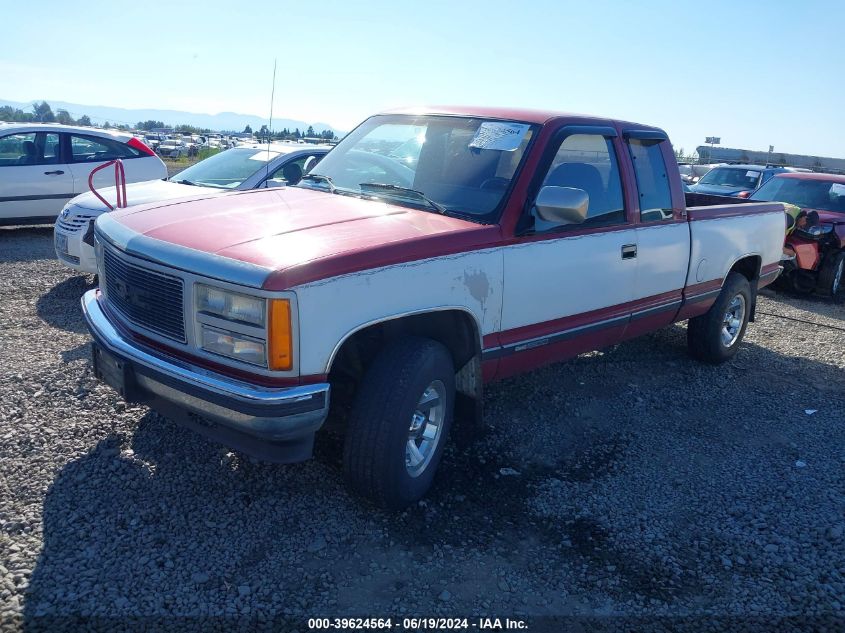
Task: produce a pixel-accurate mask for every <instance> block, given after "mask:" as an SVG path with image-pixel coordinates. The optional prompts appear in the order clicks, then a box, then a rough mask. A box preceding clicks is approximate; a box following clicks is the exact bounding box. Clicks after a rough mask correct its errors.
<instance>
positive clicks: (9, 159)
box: [0, 132, 75, 220]
mask: <svg viewBox="0 0 845 633" xmlns="http://www.w3.org/2000/svg"><path fill="white" fill-rule="evenodd" d="M59 139H60V135H59V134H57V133H55V132H18V133H16V134H7V135H5V136H0V220H12V219H26V220H32V219H34V218H44V219H45V220H50V219H54V218H55V217H56V216H57V215H58V214H59V211H61V210H62V207H63V206H64V205H65V203H66V202H67V201H68V200H69V199H70V198H72V197H73V196H74V195H75V194H74V192H73V176H72V175H71V173H70V169H69V167H68V166H67V165H66V164H64V159H63V154H62V151H61V147H60V142H59Z"/></svg>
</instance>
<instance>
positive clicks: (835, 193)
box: [751, 178, 845, 213]
mask: <svg viewBox="0 0 845 633" xmlns="http://www.w3.org/2000/svg"><path fill="white" fill-rule="evenodd" d="M751 199H752V200H760V201H764V202H786V203H788V204H794V205H796V206H799V207H805V208H808V209H818V210H819V211H833V212H835V213H845V183H840V182H831V181H829V180H804V179H800V178H772V179H771V180H770V181H769V182H767V183H766V184H765V185H763V186H762V187H760V188H759V189H758V190H757V191H755V192H754V193H753V194H752V195H751Z"/></svg>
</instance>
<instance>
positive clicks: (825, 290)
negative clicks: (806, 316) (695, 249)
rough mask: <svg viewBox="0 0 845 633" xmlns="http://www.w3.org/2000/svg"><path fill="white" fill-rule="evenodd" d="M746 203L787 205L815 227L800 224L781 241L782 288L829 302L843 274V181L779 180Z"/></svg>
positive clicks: (814, 177)
mask: <svg viewBox="0 0 845 633" xmlns="http://www.w3.org/2000/svg"><path fill="white" fill-rule="evenodd" d="M750 199H751V200H760V201H777V202H785V203H788V204H793V205H796V206H797V207H799V208H800V209H801V210H802V211H804V212H806V213H812V212H814V211H815V212H816V214H817V215H818V222H807V221H806V220H805V223H802V224H803V226H801V227H796V228H795V229H794V230H792V231H790V234H789V235H788V236H787V238H786V248H785V249H784V250H785V257H784V261H783V265H784V271H783V283H784V284H785V285H788V286H789V287H790V288H791V289H792V290H794V291H796V292H800V293H808V292H813V291H816V292H819V293H820V294H823V295H827V296H832V297H835V296H836V295H837V293H838V292H839V290H840V289H841V287H842V280H843V271H845V176H837V175H834V174H814V173H806V172H801V173H791V174H779V175H777V176H775V177H774V178H772V179H771V180H769V182H767V183H766V184H765V185H763V186H762V187H760V188H759V189H758V190H757V191H755V192H754V193H753V194H751V197H750Z"/></svg>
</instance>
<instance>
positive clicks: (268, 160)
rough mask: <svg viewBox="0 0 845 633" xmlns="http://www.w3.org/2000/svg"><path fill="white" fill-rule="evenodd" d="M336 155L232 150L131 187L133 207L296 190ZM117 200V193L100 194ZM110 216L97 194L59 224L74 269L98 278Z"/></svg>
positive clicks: (313, 148)
mask: <svg viewBox="0 0 845 633" xmlns="http://www.w3.org/2000/svg"><path fill="white" fill-rule="evenodd" d="M330 149H331V147H330V146H327V145H299V144H295V143H277V144H272V145H269V146H268V145H249V146H241V147H235V148H232V149H228V150H226V151H224V152H220V153H219V154H215V155H214V156H211V157H209V158H206V159H205V160H201V161H200V162H198V163H196V164H194V165H191V166H190V167H188V168H187V169H184V170H183V171H181V172H179V173H178V174H176V175H175V176H172V177H171V178H166V179H164V180H150V181H147V182H139V183H135V184H132V185H127V187H126V198H127V203H128V206H136V205H139V204H147V203H151V202H163V201H165V200H173V199H176V198H187V197H190V196H196V195H202V196H208V195H218V194H223V193H225V192H227V191H237V190H244V189H259V188H263V187H278V186H284V185H288V184H289V185H295V184H297V183H298V182H299V181H300V180H301V179H302V176H303V175H304V174H305V173H307V172H308V170H310V169H311V168H312V167H313V166H314V165H316V164H317V162H319V161H320V160H321V159H322V158H323V156H325V155H326V153H327V152H328V151H329V150H330ZM98 192H99V193H100V195H102V196H103V197H104V198H105V199H106V200H115V196H116V192H115V189H114V187H110V188H107V189H100V190H98ZM108 211H109V208H108V207H106V206H105V205H104V204H103V203H102V202H101V201H100V200H99V199H97V198H96V197H95V196H94V194H93V193H90V192H89V193H84V194H82V195H79V196H77V197H75V198H74V199H73V200H71V201H70V202H68V203H67V205H65V208H64V209H63V210H62V212H61V214H60V215H59V218H58V220H57V221H56V226H55V244H56V255H57V256H58V257H59V259H60V260H61V261H62V262H63V263H65V264H67V265H68V266H69V267H70V268H73V269H74V270H78V271H80V272H85V273H96V272H97V262H96V257H95V255H94V220H96V219H97V217H98V216H99V215H101V214H103V213H106V212H108Z"/></svg>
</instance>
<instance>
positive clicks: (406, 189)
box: [358, 182, 448, 215]
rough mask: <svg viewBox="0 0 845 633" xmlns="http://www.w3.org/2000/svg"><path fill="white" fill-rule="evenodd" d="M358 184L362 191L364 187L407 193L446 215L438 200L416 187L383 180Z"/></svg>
mask: <svg viewBox="0 0 845 633" xmlns="http://www.w3.org/2000/svg"><path fill="white" fill-rule="evenodd" d="M358 186H359V187H361V191H364V189H375V190H377V191H387V192H390V191H394V192H396V193H399V194H407V193H409V194H411V196H412V197H414V198H416V199H417V200H422V201H423V202H425V203H426V204H427V205H428V206H430V207H431V208H432V209H434V210H435V211H437V212H438V213H440V214H442V215H446V213H447V211H448V209H446V207H444V206H443V205H442V204H440V203H439V202H435V201H434V200H432V199H431V198H429V197H428V196H426V195H425V194H424V193H423V192H422V191H417V190H416V189H411V188H410V187H399V186H398V185H390V184H387V183H384V182H362V183H359V184H358Z"/></svg>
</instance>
